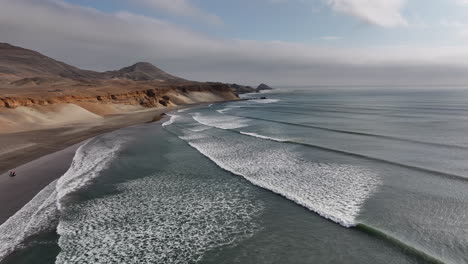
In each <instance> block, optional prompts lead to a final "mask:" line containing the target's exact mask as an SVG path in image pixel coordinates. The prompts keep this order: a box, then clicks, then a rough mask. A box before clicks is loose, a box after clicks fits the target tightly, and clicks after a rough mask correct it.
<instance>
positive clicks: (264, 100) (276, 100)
mask: <svg viewBox="0 0 468 264" xmlns="http://www.w3.org/2000/svg"><path fill="white" fill-rule="evenodd" d="M249 102H255V103H259V104H272V103H277V102H281V100H280V99H254V100H249Z"/></svg>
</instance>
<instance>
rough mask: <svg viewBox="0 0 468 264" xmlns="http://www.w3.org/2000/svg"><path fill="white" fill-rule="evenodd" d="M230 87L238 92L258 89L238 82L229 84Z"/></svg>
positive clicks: (242, 92)
mask: <svg viewBox="0 0 468 264" xmlns="http://www.w3.org/2000/svg"><path fill="white" fill-rule="evenodd" d="M229 87H231V89H232V90H233V91H234V92H235V93H236V94H245V93H254V92H255V91H256V90H255V88H253V87H251V86H246V85H239V84H237V83H233V84H229Z"/></svg>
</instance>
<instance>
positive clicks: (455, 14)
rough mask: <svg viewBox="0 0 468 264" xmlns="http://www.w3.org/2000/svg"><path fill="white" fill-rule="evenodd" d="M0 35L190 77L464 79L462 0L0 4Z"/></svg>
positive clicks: (466, 51)
mask: <svg viewBox="0 0 468 264" xmlns="http://www.w3.org/2000/svg"><path fill="white" fill-rule="evenodd" d="M0 42H7V43H10V44H13V45H18V46H21V47H24V48H28V49H33V50H37V51H39V52H42V53H44V54H45V55H47V56H50V57H52V58H55V59H57V60H61V61H64V62H66V63H69V64H72V65H74V66H77V67H80V68H84V69H90V70H99V71H104V70H111V69H117V68H122V67H125V66H128V65H131V64H133V63H135V62H138V61H147V62H150V63H153V64H154V65H156V66H158V67H160V68H162V69H163V70H166V71H168V72H170V73H172V74H175V75H179V76H181V77H184V78H187V79H192V80H198V81H221V82H230V83H234V82H235V83H240V84H248V85H257V84H258V83H261V82H265V83H268V84H271V85H467V86H468V0H99V1H97V0H0Z"/></svg>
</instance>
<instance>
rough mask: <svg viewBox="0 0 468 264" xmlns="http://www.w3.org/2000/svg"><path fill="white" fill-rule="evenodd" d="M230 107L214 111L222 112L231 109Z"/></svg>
mask: <svg viewBox="0 0 468 264" xmlns="http://www.w3.org/2000/svg"><path fill="white" fill-rule="evenodd" d="M231 109H232V108H231V107H228V108H223V109H219V110H216V112H218V113H220V114H224V113H225V112H227V111H229V110H231Z"/></svg>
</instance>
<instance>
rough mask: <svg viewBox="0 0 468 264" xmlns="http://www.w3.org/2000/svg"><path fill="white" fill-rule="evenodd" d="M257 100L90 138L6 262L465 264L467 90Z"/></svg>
mask: <svg viewBox="0 0 468 264" xmlns="http://www.w3.org/2000/svg"><path fill="white" fill-rule="evenodd" d="M262 96H266V97H267V98H268V99H256V98H258V97H259V95H256V94H251V95H247V96H245V97H246V98H250V99H251V100H245V101H238V102H228V103H220V104H212V105H209V106H198V107H193V108H190V109H184V110H183V111H175V112H173V113H170V116H169V118H168V119H167V120H165V121H164V123H163V124H162V125H161V124H148V125H141V126H136V127H132V128H127V129H122V130H119V131H116V132H113V133H109V134H105V135H101V136H98V137H96V138H94V139H92V140H89V141H87V142H85V143H84V145H83V146H82V147H80V148H79V149H78V150H77V153H76V155H75V158H74V160H73V163H72V165H71V167H70V169H69V171H68V172H67V173H66V174H65V175H64V176H63V177H62V178H60V179H59V180H57V181H55V182H53V183H51V184H50V185H49V186H48V187H47V188H45V189H44V190H43V191H42V192H41V193H40V194H38V196H36V197H35V198H34V199H33V200H32V201H31V202H30V203H29V204H28V205H26V206H25V207H24V208H23V209H22V210H21V211H20V212H18V214H17V215H15V216H13V217H12V218H10V219H9V220H8V221H7V222H6V223H4V224H3V225H2V226H0V234H1V235H0V257H2V258H4V261H3V263H31V260H34V263H467V262H468V255H467V254H466V252H468V226H467V224H466V223H468V195H467V191H466V190H467V189H468V163H466V162H465V160H466V158H467V157H468V139H467V137H466V135H467V134H468V122H467V121H468V92H466V91H463V90H454V89H449V88H444V89H442V88H441V89H438V90H424V89H413V88H404V89H403V88H402V89H395V88H389V87H386V88H380V89H346V88H339V89H338V88H330V87H328V88H327V87H324V88H319V87H308V88H303V89H297V88H296V89H279V90H276V91H273V92H270V93H268V94H266V95H262ZM5 256H7V257H5Z"/></svg>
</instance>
